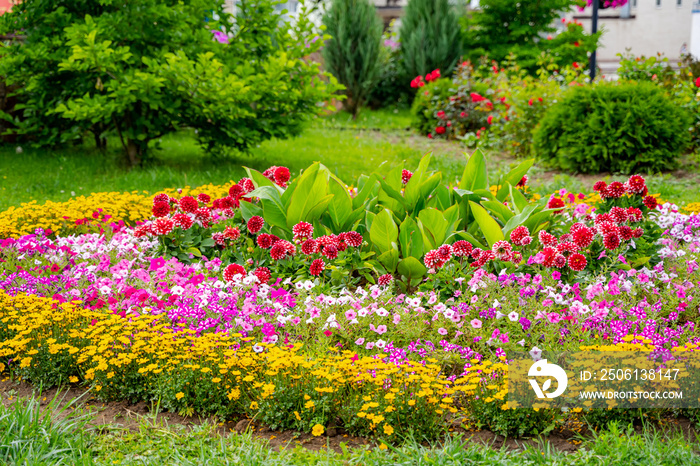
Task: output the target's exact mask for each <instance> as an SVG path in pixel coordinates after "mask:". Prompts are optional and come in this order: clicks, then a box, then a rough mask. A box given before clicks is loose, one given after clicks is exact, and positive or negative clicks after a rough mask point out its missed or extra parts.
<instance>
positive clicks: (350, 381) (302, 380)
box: [0, 291, 506, 435]
mask: <svg viewBox="0 0 700 466" xmlns="http://www.w3.org/2000/svg"><path fill="white" fill-rule="evenodd" d="M251 343H255V342H252V341H250V339H248V338H241V335H237V334H234V335H225V334H217V333H207V334H203V335H197V334H196V333H195V332H194V331H190V330H188V329H185V328H183V329H182V330H178V331H177V332H176V331H174V330H173V329H172V328H171V324H170V322H169V321H168V319H167V317H165V318H163V317H161V316H151V315H141V316H138V317H133V316H132V317H130V318H122V317H121V316H119V315H114V314H104V313H102V312H99V311H93V310H89V309H84V308H82V307H81V306H79V305H77V304H75V303H63V304H58V303H57V302H56V301H54V300H52V299H50V298H43V297H38V296H34V295H17V296H10V295H8V294H6V293H5V292H3V291H0V360H3V361H7V360H12V361H14V362H13V364H16V365H17V366H19V373H21V374H23V375H24V376H25V377H27V378H29V379H30V380H31V379H34V380H41V379H42V377H43V375H44V373H45V372H46V371H47V370H51V371H54V372H55V371H63V372H62V373H61V374H60V377H61V378H62V380H68V379H69V378H71V377H75V378H77V379H78V380H81V381H82V382H85V383H87V384H91V385H93V386H94V388H95V390H96V391H97V392H99V393H100V394H101V395H102V396H105V397H106V398H112V399H119V398H123V397H125V396H126V393H128V392H129V391H133V389H134V388H135V387H138V388H139V389H140V390H145V392H144V396H149V397H156V396H157V397H161V398H162V399H165V400H168V399H169V400H170V401H171V403H172V404H178V403H179V404H180V406H192V404H196V402H197V400H199V403H200V404H201V406H199V407H202V406H204V407H206V406H209V405H214V404H218V405H225V406H229V407H231V411H230V413H233V412H234V411H235V410H237V412H238V413H243V412H247V413H248V414H251V415H255V414H256V412H255V411H256V410H258V409H263V405H265V406H267V407H268V408H269V406H271V404H272V405H274V402H275V397H276V396H277V392H278V388H279V387H282V388H285V389H286V390H282V391H283V392H284V391H286V392H289V390H294V389H298V388H299V387H301V390H302V391H303V392H305V393H306V394H305V395H304V397H303V398H300V402H299V404H298V411H293V413H294V414H293V416H294V417H295V418H296V419H302V418H306V419H312V418H313V412H315V410H317V409H320V408H321V406H322V405H323V406H332V407H333V409H336V410H338V411H339V412H340V411H343V410H346V408H347V406H348V403H349V400H352V399H354V400H357V401H358V403H357V410H356V411H355V412H354V413H353V414H352V416H353V417H354V418H355V419H358V418H360V420H359V421H358V422H365V423H366V426H367V429H368V430H370V431H374V430H375V429H376V428H378V427H380V426H381V428H382V429H383V432H384V434H385V435H391V433H393V432H394V429H400V428H401V429H405V428H408V427H409V426H410V424H411V423H412V422H419V421H420V420H421V419H424V418H426V417H432V418H433V419H436V420H439V419H443V418H444V417H445V416H447V414H448V413H452V414H454V413H457V412H458V411H459V410H458V408H457V407H455V401H454V400H455V399H456V398H460V399H464V397H471V396H473V395H475V394H479V395H480V396H483V394H484V393H485V391H487V392H489V393H492V394H491V395H489V397H488V399H486V402H489V401H493V400H503V397H504V396H505V394H506V391H505V390H500V391H499V390H496V389H497V387H496V386H495V385H490V383H491V382H488V383H489V385H488V386H486V382H484V380H490V381H491V380H496V374H498V373H503V372H504V371H505V369H506V366H505V365H504V364H502V363H500V362H499V363H491V362H490V361H485V362H480V363H479V362H478V361H475V363H478V364H475V365H474V366H473V367H472V368H471V370H470V372H469V374H468V375H467V376H463V377H461V378H459V379H457V380H455V381H450V380H449V379H448V378H447V377H446V376H445V375H444V371H443V368H442V367H441V366H440V365H439V364H437V363H436V361H430V362H429V363H428V364H425V365H423V364H421V363H417V362H415V363H413V362H407V363H405V364H403V365H401V366H397V365H395V364H392V363H389V362H384V361H382V358H383V357H384V355H379V357H377V358H375V357H369V356H365V357H358V356H357V355H356V354H354V353H352V352H349V351H339V350H337V349H329V350H328V351H327V352H326V353H324V354H321V355H309V354H305V352H304V351H303V345H302V344H296V345H294V346H293V347H290V346H275V345H265V344H258V345H251ZM239 345H240V347H239ZM261 349H262V350H261ZM49 368H50V369H49ZM71 380H76V379H71ZM360 405H361V406H360ZM195 408H197V406H195ZM299 412H301V415H300V414H299ZM309 414H310V415H309ZM291 417H292V412H290V418H291ZM402 424H403V425H402ZM316 431H317V432H318V431H319V429H318V428H316Z"/></svg>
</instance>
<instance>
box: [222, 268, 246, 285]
mask: <svg viewBox="0 0 700 466" xmlns="http://www.w3.org/2000/svg"><path fill="white" fill-rule="evenodd" d="M236 275H240V276H241V277H244V276H245V269H244V268H243V266H242V265H238V264H229V265H227V266H226V268H225V269H224V280H226V281H227V282H230V281H232V280H233V277H235V276H236Z"/></svg>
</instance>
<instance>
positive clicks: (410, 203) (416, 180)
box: [404, 153, 432, 211]
mask: <svg viewBox="0 0 700 466" xmlns="http://www.w3.org/2000/svg"><path fill="white" fill-rule="evenodd" d="M431 157H432V155H431V154H430V153H428V154H426V155H425V156H423V158H422V159H420V163H419V164H418V168H416V170H415V171H414V172H413V176H411V179H410V180H408V183H406V189H405V191H404V198H405V199H406V207H407V209H406V210H409V211H412V210H413V208H414V207H415V206H416V203H417V202H418V199H419V197H420V196H421V187H422V185H423V182H424V179H425V176H426V173H427V171H428V165H429V164H430V159H431Z"/></svg>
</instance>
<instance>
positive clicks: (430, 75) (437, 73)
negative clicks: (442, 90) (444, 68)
mask: <svg viewBox="0 0 700 466" xmlns="http://www.w3.org/2000/svg"><path fill="white" fill-rule="evenodd" d="M438 78H440V70H433V71H431V72H430V73H428V74H426V75H425V80H426V81H427V82H432V81H435V80H437V79H438Z"/></svg>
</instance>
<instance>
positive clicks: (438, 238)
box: [418, 207, 449, 249]
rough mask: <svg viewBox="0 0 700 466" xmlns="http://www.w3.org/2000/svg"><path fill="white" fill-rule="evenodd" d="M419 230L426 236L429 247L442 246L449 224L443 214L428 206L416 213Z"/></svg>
mask: <svg viewBox="0 0 700 466" xmlns="http://www.w3.org/2000/svg"><path fill="white" fill-rule="evenodd" d="M418 219H419V220H420V223H419V226H422V227H421V231H422V232H423V234H424V235H425V236H426V237H427V238H428V244H429V246H430V249H435V248H437V247H439V246H442V244H443V242H444V241H445V238H446V237H447V227H448V226H449V225H448V223H447V220H445V216H444V215H443V214H442V212H440V211H439V210H437V209H433V208H431V207H428V208H427V209H423V210H421V211H420V213H419V214H418Z"/></svg>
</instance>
